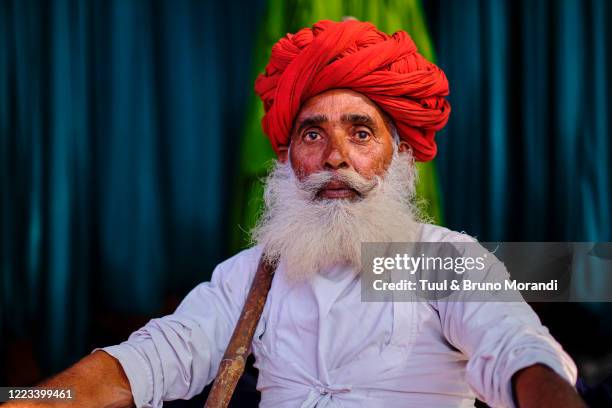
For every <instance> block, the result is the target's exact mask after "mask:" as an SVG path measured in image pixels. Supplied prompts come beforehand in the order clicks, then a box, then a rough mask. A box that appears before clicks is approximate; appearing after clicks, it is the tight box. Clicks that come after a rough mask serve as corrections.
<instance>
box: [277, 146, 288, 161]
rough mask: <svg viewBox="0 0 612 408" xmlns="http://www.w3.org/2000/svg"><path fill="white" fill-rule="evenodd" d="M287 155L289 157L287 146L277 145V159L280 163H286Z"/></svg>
mask: <svg viewBox="0 0 612 408" xmlns="http://www.w3.org/2000/svg"><path fill="white" fill-rule="evenodd" d="M288 157H289V146H279V147H278V161H279V162H281V163H287V158H288Z"/></svg>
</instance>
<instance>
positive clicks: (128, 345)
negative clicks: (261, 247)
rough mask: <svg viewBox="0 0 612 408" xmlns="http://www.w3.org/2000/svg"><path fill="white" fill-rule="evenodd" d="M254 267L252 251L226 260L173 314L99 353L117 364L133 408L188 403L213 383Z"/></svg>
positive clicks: (248, 286) (150, 322) (255, 256)
mask: <svg viewBox="0 0 612 408" xmlns="http://www.w3.org/2000/svg"><path fill="white" fill-rule="evenodd" d="M257 262H258V257H257V254H256V250H254V249H251V250H247V253H244V252H243V253H242V254H239V255H237V256H235V257H233V258H231V259H229V260H228V261H225V262H224V263H222V264H220V265H219V266H217V268H216V269H215V271H214V272H213V275H212V279H211V281H210V282H205V283H202V284H200V285H198V286H197V287H196V288H194V289H193V290H192V291H191V292H190V293H189V294H188V295H187V296H186V297H185V299H184V300H183V301H182V302H181V304H180V305H179V307H178V308H177V309H176V311H175V312H174V313H173V314H171V315H168V316H164V317H162V318H159V319H152V320H151V321H149V322H148V323H147V324H146V325H145V326H144V327H142V328H141V329H139V330H137V331H136V332H134V333H132V334H131V335H130V337H129V338H128V340H127V341H125V342H123V343H121V344H119V345H116V346H110V347H105V348H102V349H101V350H103V351H105V352H107V353H108V354H110V355H111V356H113V357H115V358H116V359H117V360H118V361H119V362H120V364H121V366H122V367H123V369H124V371H125V373H126V376H127V378H128V380H129V382H130V387H131V389H132V395H133V398H134V403H135V404H136V406H137V407H161V406H162V405H163V401H171V400H176V399H189V398H192V397H193V396H195V395H197V394H199V393H201V392H202V390H203V389H204V387H205V386H206V385H207V384H209V383H210V382H212V380H213V379H214V378H215V376H216V374H217V370H218V367H219V362H220V360H221V358H222V356H223V353H224V351H225V347H226V346H227V343H228V341H229V338H230V336H231V334H232V331H233V329H234V326H235V324H236V321H237V320H238V317H239V315H240V311H241V310H242V306H243V304H244V300H245V298H246V294H247V292H248V290H249V288H250V283H251V281H252V279H253V276H254V273H255V270H256V268H257Z"/></svg>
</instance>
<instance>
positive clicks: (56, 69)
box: [0, 0, 263, 372]
mask: <svg viewBox="0 0 612 408" xmlns="http://www.w3.org/2000/svg"><path fill="white" fill-rule="evenodd" d="M262 3H263V1H256V2H246V1H242V2H231V3H227V2H225V3H218V2H201V1H189V0H179V1H173V2H167V1H150V2H148V1H147V2H141V1H122V0H112V1H91V2H83V1H76V0H56V1H53V2H46V1H33V0H6V1H1V2H0V330H2V334H1V335H0V342H2V343H4V344H0V347H1V350H2V355H4V351H5V347H4V346H6V342H7V341H8V340H11V341H12V340H15V339H33V340H34V343H35V344H34V346H35V348H36V349H37V352H38V357H39V361H41V362H42V363H43V364H44V367H43V368H44V371H45V372H50V371H57V370H58V369H60V368H63V367H65V366H66V365H67V364H68V363H70V362H72V361H74V360H76V359H77V358H79V357H82V356H83V355H84V354H85V353H87V352H88V351H90V350H91V348H93V347H94V346H95V345H92V344H91V343H90V342H91V339H92V338H91V333H92V332H95V331H97V330H99V329H98V328H97V327H92V326H93V325H95V324H98V323H100V319H102V317H101V316H103V315H104V316H113V314H109V313H119V314H122V315H134V314H138V315H142V316H153V315H159V314H160V313H161V312H162V310H165V309H164V301H165V299H167V298H168V296H169V295H173V296H174V297H176V298H181V297H182V296H184V295H185V294H186V292H187V291H188V290H189V289H191V288H193V287H194V286H195V285H196V284H197V283H199V282H202V281H205V280H207V279H208V278H209V277H210V273H211V271H212V268H213V267H214V266H215V265H216V264H217V263H218V262H220V261H221V260H222V259H224V258H225V257H227V255H228V245H227V238H226V237H227V236H228V232H227V230H228V227H227V216H228V211H227V210H226V208H227V207H228V203H229V201H230V199H231V195H230V189H229V188H228V184H229V183H230V182H231V176H232V174H233V172H234V171H235V161H236V159H235V157H236V155H237V152H238V147H237V146H238V144H239V139H240V134H239V131H240V129H239V128H238V125H237V124H236V123H237V122H238V123H239V122H241V121H242V118H243V117H244V112H245V102H244V101H245V97H246V95H247V93H248V92H250V90H251V89H252V84H251V83H249V82H248V78H249V72H251V69H250V66H251V64H250V58H251V50H252V45H253V44H252V40H251V38H252V37H253V34H254V32H255V27H256V26H257V24H258V21H259V18H260V17H259V16H260V14H261V13H260V11H259V10H261V6H262ZM105 318H106V319H108V318H109V317H105ZM110 325H111V326H112V325H113V323H112V322H111V323H110ZM102 335H103V334H102ZM0 358H1V357H0Z"/></svg>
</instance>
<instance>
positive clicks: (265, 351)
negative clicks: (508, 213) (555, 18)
mask: <svg viewBox="0 0 612 408" xmlns="http://www.w3.org/2000/svg"><path fill="white" fill-rule="evenodd" d="M255 88H256V92H257V94H258V95H259V96H260V97H261V99H262V100H263V103H264V107H265V111H266V114H265V117H264V118H263V128H264V131H265V133H266V134H267V136H268V137H269V139H270V141H271V142H272V146H273V147H274V150H275V151H276V153H277V155H278V161H277V163H276V164H275V167H274V168H273V169H272V171H271V173H270V175H269V177H268V179H267V181H266V186H265V211H264V213H263V215H262V217H261V219H260V221H259V223H258V225H257V227H256V228H255V230H254V232H253V240H254V246H253V247H252V248H250V249H247V250H245V251H243V252H241V253H239V254H237V255H235V256H234V257H232V258H231V259H229V260H227V261H225V262H223V263H221V264H220V265H219V266H218V267H217V268H216V269H215V271H214V273H213V276H212V280H211V282H206V283H202V284H200V285H199V286H197V287H196V288H195V289H194V290H193V291H192V292H191V293H190V294H189V295H188V296H187V297H186V298H185V299H184V301H183V302H182V304H181V305H180V306H179V307H178V309H177V310H176V312H175V313H174V314H172V315H169V316H166V317H163V318H160V319H153V320H151V321H150V322H149V323H148V324H147V325H146V326H144V327H143V328H141V329H140V330H138V331H136V332H135V333H133V334H132V335H131V336H130V338H129V339H128V340H127V341H126V342H124V343H122V344H120V345H116V346H111V347H107V348H104V349H101V350H97V351H95V352H94V353H92V354H91V355H89V356H88V357H86V358H84V359H83V360H81V361H80V362H79V363H77V364H76V365H75V366H73V367H72V368H70V369H68V370H67V371H65V372H63V373H61V374H59V375H58V376H56V377H55V378H54V379H52V380H50V381H49V382H48V383H47V386H58V387H60V386H61V387H65V386H70V387H72V388H74V389H75V395H76V396H78V399H79V401H78V403H76V402H75V404H76V406H79V407H96V406H117V407H121V406H130V405H131V404H135V405H136V406H138V407H160V406H162V405H163V401H168V400H175V399H188V398H191V397H193V396H195V395H197V394H199V393H201V392H202V390H203V388H204V387H205V386H206V385H207V384H209V383H211V382H212V381H213V380H214V378H215V376H216V374H217V368H218V366H219V362H220V360H221V358H222V355H223V352H224V348H225V346H226V345H227V343H228V340H229V338H230V335H231V333H232V330H233V328H234V326H235V324H236V321H237V319H238V316H239V314H240V311H241V309H242V306H243V304H244V302H245V297H246V295H247V292H248V290H249V287H250V285H251V281H252V279H253V275H254V273H255V271H256V269H257V265H258V262H259V260H260V257H261V256H262V254H263V253H265V256H266V257H269V258H270V259H279V260H280V262H279V266H278V269H277V270H276V273H275V277H274V280H273V283H272V288H271V290H270V293H269V296H268V299H267V302H266V304H265V308H264V311H263V315H262V317H261V320H260V321H259V324H258V326H257V329H256V332H255V337H254V340H253V344H252V352H253V354H254V356H255V360H256V366H257V367H258V368H259V378H258V383H257V387H258V389H259V390H260V391H261V403H260V406H262V407H304V408H308V407H383V406H384V407H386V408H391V407H398V408H399V407H436V408H443V407H449V408H450V407H454V408H456V407H472V406H474V400H475V398H478V399H481V400H483V401H485V402H486V403H487V404H489V405H491V406H495V407H498V406H499V407H512V406H520V407H561V406H564V407H582V406H584V405H583V403H582V402H581V400H580V398H579V397H578V395H577V394H576V392H575V391H574V389H573V386H572V384H574V383H575V381H576V367H575V365H574V363H573V361H572V360H571V358H570V357H569V356H568V355H567V354H566V353H565V352H564V351H563V349H562V348H561V346H560V345H559V344H558V343H557V342H556V341H555V340H554V339H553V338H552V337H551V336H550V334H549V333H548V330H547V329H546V328H545V327H544V326H542V324H541V323H540V321H539V319H538V318H537V316H536V315H535V313H534V312H533V311H532V309H531V308H530V307H529V306H528V305H527V304H526V303H523V302H511V303H510V302H505V303H501V302H500V303H497V302H457V303H453V302H438V301H435V300H432V301H429V302H413V303H404V304H401V305H400V304H399V303H397V302H363V301H362V298H361V286H360V283H359V282H360V279H361V277H360V272H359V271H360V259H361V244H362V243H363V242H417V241H418V242H455V241H461V242H465V241H466V240H471V238H469V237H467V236H465V235H464V234H459V233H456V232H452V231H450V230H448V229H445V228H442V227H438V226H434V225H431V224H428V223H427V222H425V221H424V218H423V217H422V214H420V211H419V206H418V203H417V201H416V200H415V181H416V168H415V161H428V160H430V159H432V158H433V157H434V156H435V155H436V143H435V140H434V136H435V133H436V131H438V130H440V129H441V128H442V127H443V126H444V125H445V124H446V122H447V120H448V117H449V113H450V106H449V103H448V102H447V100H446V99H445V96H446V95H447V94H448V82H447V80H446V77H445V75H444V73H443V72H442V71H441V70H440V69H439V68H438V67H437V66H435V65H434V64H432V63H430V62H428V61H427V60H425V59H424V58H423V57H422V56H421V55H420V54H419V53H418V51H417V48H416V46H415V44H414V42H413V41H412V40H411V38H410V37H409V36H408V34H406V33H405V32H403V31H399V32H396V33H395V34H393V35H387V34H385V33H382V32H380V31H378V30H377V29H376V27H374V26H373V25H372V24H370V23H365V22H359V21H344V22H332V21H321V22H319V23H317V24H315V25H314V26H313V27H312V28H305V29H303V30H301V31H299V32H297V33H295V34H288V35H287V36H285V37H284V38H282V39H281V40H280V41H279V42H278V43H276V44H275V45H274V47H273V49H272V55H271V58H270V62H269V64H268V66H267V67H266V71H265V73H263V74H262V75H260V76H259V78H258V79H257V82H256V86H255Z"/></svg>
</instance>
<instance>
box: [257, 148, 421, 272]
mask: <svg viewBox="0 0 612 408" xmlns="http://www.w3.org/2000/svg"><path fill="white" fill-rule="evenodd" d="M416 176H417V174H416V166H415V164H414V159H413V157H412V155H411V154H410V153H398V152H395V153H394V155H393V159H392V162H391V164H390V165H389V168H388V169H387V171H386V173H385V175H384V176H383V177H382V178H381V177H375V178H374V179H371V180H368V179H365V178H363V177H361V176H360V175H359V174H358V173H356V172H355V171H352V170H338V171H335V172H333V173H332V172H330V171H322V172H318V173H315V174H312V175H310V176H308V177H307V178H306V179H305V180H303V181H301V182H300V181H299V180H298V179H297V177H296V176H295V173H294V172H293V169H292V167H291V165H290V164H289V163H288V162H287V163H284V164H283V163H280V162H277V163H276V164H275V166H274V168H273V169H272V171H271V173H270V175H269V176H268V178H267V180H266V183H265V193H264V199H265V208H264V212H263V214H262V216H261V218H260V219H259V222H258V224H257V226H256V227H255V228H254V229H253V231H252V239H253V241H254V243H256V244H259V245H261V246H262V247H263V250H264V253H265V257H266V258H267V260H269V261H272V260H274V259H280V265H282V266H283V267H284V269H285V271H286V273H287V276H288V278H289V279H291V280H294V281H303V280H305V279H308V278H310V277H311V276H312V275H314V274H316V273H317V272H319V271H324V270H326V269H327V268H329V267H331V266H334V265H338V264H347V265H349V266H352V267H354V268H353V270H354V271H355V273H359V271H360V270H361V243H362V242H414V241H415V240H416V239H417V238H418V233H419V220H420V217H419V211H418V205H417V203H416V200H415V183H416ZM331 179H339V180H341V181H343V182H344V183H346V184H347V185H348V186H350V187H352V188H353V189H355V190H356V191H357V192H359V193H360V198H359V199H357V200H347V199H318V198H317V193H318V192H319V191H320V190H321V189H322V187H323V186H325V185H326V184H327V183H328V182H329V181H330V180H331Z"/></svg>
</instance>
